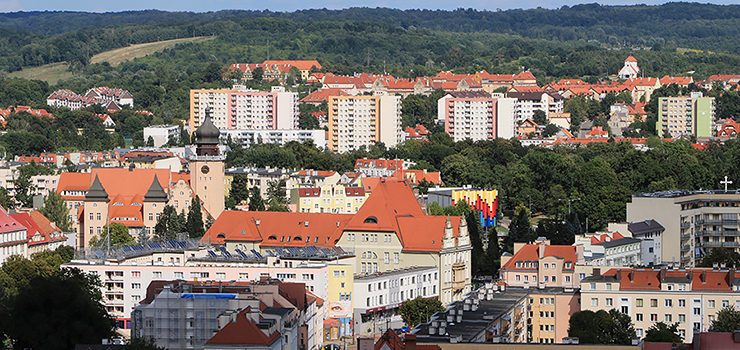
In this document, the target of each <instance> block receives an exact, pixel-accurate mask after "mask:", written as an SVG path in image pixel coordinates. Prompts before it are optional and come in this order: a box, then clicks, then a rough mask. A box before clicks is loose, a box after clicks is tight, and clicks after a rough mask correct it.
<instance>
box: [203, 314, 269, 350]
mask: <svg viewBox="0 0 740 350" xmlns="http://www.w3.org/2000/svg"><path fill="white" fill-rule="evenodd" d="M250 312H251V307H249V306H248V307H247V308H245V309H244V310H242V311H240V312H239V313H238V314H237V316H236V320H235V321H233V322H229V323H228V324H227V325H226V326H224V328H221V330H220V331H218V333H216V334H215V335H214V336H213V337H212V338H211V339H209V340H208V341H207V342H206V345H259V346H266V347H270V346H271V345H272V344H273V343H275V342H276V341H279V340H280V332H278V331H275V332H273V333H272V334H270V335H269V336H268V335H267V334H265V332H263V331H262V330H260V329H259V328H257V324H256V323H255V322H254V321H253V320H252V319H251V318H249V317H248V316H247V314H248V313H250Z"/></svg>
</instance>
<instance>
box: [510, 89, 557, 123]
mask: <svg viewBox="0 0 740 350" xmlns="http://www.w3.org/2000/svg"><path fill="white" fill-rule="evenodd" d="M507 97H509V98H514V99H516V100H517V102H516V105H515V106H514V115H515V118H516V121H517V122H521V121H524V120H526V119H531V118H533V117H534V111H536V110H540V111H543V112H545V117H546V118H548V119H549V118H550V114H551V113H563V108H564V101H565V99H564V98H563V96H561V95H560V94H558V93H557V92H550V91H545V92H509V93H508V95H507Z"/></svg>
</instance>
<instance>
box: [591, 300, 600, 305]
mask: <svg viewBox="0 0 740 350" xmlns="http://www.w3.org/2000/svg"><path fill="white" fill-rule="evenodd" d="M591 306H599V299H598V298H591Z"/></svg>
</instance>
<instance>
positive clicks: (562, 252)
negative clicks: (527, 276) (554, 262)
mask: <svg viewBox="0 0 740 350" xmlns="http://www.w3.org/2000/svg"><path fill="white" fill-rule="evenodd" d="M544 247H545V248H544V249H545V253H544V256H545V257H548V256H555V257H559V258H562V259H563V260H564V261H570V262H573V263H575V262H576V260H577V256H576V247H574V246H569V245H544ZM540 248H541V246H540V245H539V244H525V245H524V246H523V247H521V248H520V249H519V251H517V252H516V253H515V254H514V256H512V257H511V258H510V259H509V261H507V262H506V264H504V266H502V267H501V269H502V270H536V269H537V268H536V267H530V268H524V267H516V262H517V261H519V262H524V261H539V259H540V253H539V250H540ZM571 266H575V264H573V265H571ZM563 268H564V269H565V267H563Z"/></svg>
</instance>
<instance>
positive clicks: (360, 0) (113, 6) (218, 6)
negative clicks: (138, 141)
mask: <svg viewBox="0 0 740 350" xmlns="http://www.w3.org/2000/svg"><path fill="white" fill-rule="evenodd" d="M583 2H585V3H592V2H599V3H601V4H609V5H632V4H661V3H665V2H666V1H665V0H664V1H651V0H647V1H639V0H638V1H630V0H609V1H583ZM733 2H736V0H731V1H728V0H719V1H712V3H717V4H731V3H733ZM576 3H577V2H573V1H564V0H520V1H511V0H458V1H449V0H411V1H388V0H272V1H255V0H240V1H237V0H178V1H172V0H125V1H99V0H97V1H90V0H64V1H59V0H0V12H10V11H44V10H49V11H53V10H67V11H90V12H106V11H126V10H146V9H159V10H166V11H194V12H207V11H218V10H224V9H245V10H264V9H269V10H273V11H294V10H298V9H309V8H328V9H341V8H347V7H391V8H399V9H415V8H424V9H447V10H452V9H455V8H459V7H463V8H474V9H479V10H496V9H502V10H506V9H511V8H525V9H527V8H535V7H544V8H558V7H561V6H563V5H573V4H576Z"/></svg>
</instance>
